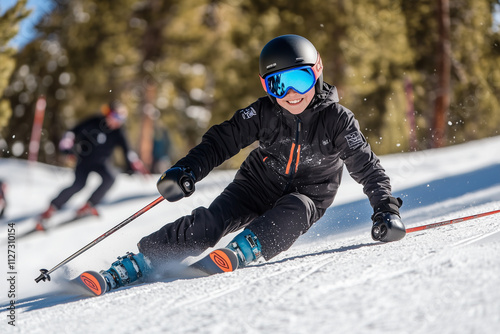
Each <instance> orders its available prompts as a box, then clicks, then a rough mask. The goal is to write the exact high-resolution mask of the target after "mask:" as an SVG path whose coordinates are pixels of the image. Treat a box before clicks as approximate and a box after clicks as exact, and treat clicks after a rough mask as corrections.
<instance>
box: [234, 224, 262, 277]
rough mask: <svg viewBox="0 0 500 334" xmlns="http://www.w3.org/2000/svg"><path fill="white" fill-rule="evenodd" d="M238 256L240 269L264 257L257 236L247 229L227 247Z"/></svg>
mask: <svg viewBox="0 0 500 334" xmlns="http://www.w3.org/2000/svg"><path fill="white" fill-rule="evenodd" d="M226 248H229V249H231V250H232V251H233V252H235V253H236V255H237V256H238V268H243V267H246V266H247V265H248V264H250V263H251V262H254V261H257V260H258V259H259V258H260V257H261V256H262V246H261V245H260V242H259V239H257V237H256V236H255V234H254V233H253V232H252V231H250V230H248V229H245V230H243V232H241V233H240V234H238V235H237V236H236V237H234V239H233V240H232V241H231V242H230V243H229V244H228V245H227V246H226Z"/></svg>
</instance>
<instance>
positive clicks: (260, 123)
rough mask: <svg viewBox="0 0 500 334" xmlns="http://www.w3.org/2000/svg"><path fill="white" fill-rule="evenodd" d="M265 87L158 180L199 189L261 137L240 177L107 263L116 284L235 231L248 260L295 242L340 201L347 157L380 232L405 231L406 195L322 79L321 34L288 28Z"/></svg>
mask: <svg viewBox="0 0 500 334" xmlns="http://www.w3.org/2000/svg"><path fill="white" fill-rule="evenodd" d="M260 79H261V82H262V86H263V88H264V90H265V91H266V92H267V95H268V96H265V97H261V98H259V99H258V100H257V101H255V102H254V103H252V104H251V105H249V106H248V107H246V108H243V109H240V110H238V111H237V112H236V113H235V114H234V116H233V117H232V118H231V119H230V120H228V121H225V122H223V123H222V124H219V125H216V126H213V127H212V128H211V129H209V130H208V131H207V133H206V134H205V135H204V136H203V138H202V141H201V143H200V144H199V145H197V146H196V147H194V148H193V149H192V150H191V151H190V152H189V153H188V154H187V156H185V157H184V158H182V159H181V160H179V161H178V162H177V163H176V164H175V165H174V166H173V167H172V168H170V169H168V170H167V171H166V172H165V173H163V175H162V176H161V178H160V180H159V181H158V184H157V186H158V190H159V192H160V193H161V195H162V196H163V197H165V199H167V200H168V201H177V200H179V199H181V198H183V197H187V196H190V195H191V194H192V193H193V192H194V190H195V183H196V182H198V181H200V180H201V179H203V178H204V177H205V176H206V175H207V174H208V173H209V172H210V171H211V170H212V169H213V168H214V167H216V166H218V165H220V164H221V163H222V162H224V161H225V160H226V159H229V158H230V157H232V156H234V155H235V154H236V153H238V152H239V151H240V150H241V149H242V148H244V147H246V146H248V145H250V144H252V143H253V142H255V141H259V147H258V148H256V149H255V150H253V151H252V152H251V153H250V154H249V156H248V157H247V159H246V160H245V161H244V162H243V164H242V165H241V167H240V169H239V170H238V172H237V174H236V176H235V179H234V180H233V181H232V182H231V183H230V184H229V185H228V186H227V188H226V189H225V190H224V191H223V192H222V193H221V194H220V195H219V196H218V197H217V198H216V199H215V200H214V201H213V202H212V204H211V205H210V206H209V207H208V208H204V207H199V208H197V209H195V210H194V211H193V212H192V214H190V215H188V216H185V217H181V218H179V219H177V220H176V221H174V222H172V223H169V224H167V225H165V226H163V227H162V228H161V229H160V230H158V231H157V232H154V233H152V234H150V235H148V236H145V237H143V238H142V239H141V240H140V241H139V243H138V249H139V252H140V253H138V254H135V255H134V254H132V253H129V254H127V255H126V256H124V257H122V258H119V260H118V261H116V262H114V263H113V264H112V265H111V268H110V269H108V270H107V271H101V274H102V275H103V276H104V278H105V280H106V282H107V285H108V289H112V288H117V287H120V286H122V285H124V284H127V283H130V282H132V281H135V280H136V279H138V278H139V277H141V276H142V275H144V274H145V273H148V272H149V271H150V270H151V269H155V270H156V269H160V268H162V267H163V266H164V265H165V264H166V263H171V262H172V261H174V262H175V261H181V260H182V259H183V258H185V257H187V256H194V255H199V254H201V253H202V252H203V251H205V250H206V249H208V248H209V247H214V246H215V245H216V244H217V242H218V241H219V240H220V239H221V238H222V237H223V236H225V235H227V234H228V233H231V232H236V231H239V230H242V232H241V233H239V234H238V235H237V236H236V237H235V238H234V239H233V241H231V242H230V243H229V245H228V246H227V248H229V249H232V250H233V251H234V252H235V253H236V254H237V256H238V261H239V267H244V266H246V265H248V264H250V263H252V262H254V261H255V260H257V259H259V258H260V257H263V258H264V259H265V260H269V259H271V258H273V257H274V256H276V255H277V254H279V253H280V252H283V251H285V250H287V249H288V248H289V247H290V246H291V245H292V244H293V243H294V242H295V241H296V240H297V238H298V237H299V236H300V235H302V234H304V233H305V232H306V231H307V230H308V229H309V228H310V227H311V225H312V224H314V223H315V222H316V221H317V220H318V219H320V218H321V217H322V216H323V214H324V213H325V211H326V209H327V208H328V207H329V206H330V205H331V204H332V202H333V199H334V197H335V194H336V192H337V189H338V187H339V184H340V180H341V176H342V168H343V166H344V164H345V165H346V166H347V169H348V170H349V173H350V174H351V176H352V177H353V178H354V179H355V180H356V181H357V182H359V183H360V184H362V185H363V190H364V193H365V194H366V195H367V196H368V199H369V201H370V204H371V205H372V207H373V209H374V214H373V216H372V220H373V227H372V237H373V239H374V240H379V241H382V242H389V241H396V240H400V239H402V238H403V237H404V236H405V234H406V230H405V226H404V225H403V223H402V221H401V218H400V215H399V208H400V206H401V204H402V201H401V200H400V199H396V198H394V197H392V196H391V186H390V181H389V177H388V176H387V175H386V173H385V171H384V169H383V168H382V166H381V165H380V163H379V159H378V158H377V157H376V155H375V154H374V153H373V152H372V151H371V149H370V146H369V145H368V143H367V142H366V140H365V137H364V136H363V135H362V133H361V131H360V129H359V125H358V122H357V121H356V120H355V118H354V115H353V113H352V112H351V111H349V110H348V109H346V108H345V107H343V106H342V105H340V104H339V98H338V95H337V90H336V88H335V87H334V86H331V85H329V84H327V83H324V82H323V64H322V62H321V58H320V55H319V53H318V52H317V50H316V49H315V47H314V46H313V44H312V43H311V42H310V41H308V40H307V39H306V38H304V37H301V36H297V35H284V36H279V37H276V38H274V39H273V40H271V41H270V42H269V43H267V44H266V45H265V46H264V48H263V50H262V52H261V54H260Z"/></svg>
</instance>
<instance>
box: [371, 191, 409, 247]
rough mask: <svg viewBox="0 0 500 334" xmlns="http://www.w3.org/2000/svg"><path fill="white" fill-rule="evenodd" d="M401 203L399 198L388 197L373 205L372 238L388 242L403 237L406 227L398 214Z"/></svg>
mask: <svg viewBox="0 0 500 334" xmlns="http://www.w3.org/2000/svg"><path fill="white" fill-rule="evenodd" d="M402 204H403V200H402V199H401V198H399V197H398V198H394V197H388V198H386V199H385V200H383V201H381V202H380V203H379V204H378V205H377V206H375V208H374V211H375V212H374V214H373V216H372V220H373V226H372V238H373V240H375V241H382V242H390V241H398V240H401V239H403V238H404V236H405V235H406V229H405V225H404V224H403V222H402V221H401V216H400V215H399V208H400V207H401V205H402Z"/></svg>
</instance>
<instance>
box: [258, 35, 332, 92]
mask: <svg viewBox="0 0 500 334" xmlns="http://www.w3.org/2000/svg"><path fill="white" fill-rule="evenodd" d="M304 65H311V66H317V67H318V68H317V69H318V73H320V75H319V77H318V78H317V80H316V85H315V89H316V94H317V93H320V92H321V91H322V89H323V63H322V62H321V57H320V55H319V52H318V51H317V50H316V48H315V47H314V45H313V44H312V43H311V42H310V41H309V40H308V39H307V38H304V37H302V36H298V35H283V36H278V37H276V38H273V39H272V40H270V41H269V42H268V43H267V44H266V45H265V46H264V48H263V49H262V51H261V53H260V58H259V74H260V77H261V78H265V77H266V76H267V75H269V74H272V73H274V72H278V71H282V70H286V69H288V68H293V67H298V66H304Z"/></svg>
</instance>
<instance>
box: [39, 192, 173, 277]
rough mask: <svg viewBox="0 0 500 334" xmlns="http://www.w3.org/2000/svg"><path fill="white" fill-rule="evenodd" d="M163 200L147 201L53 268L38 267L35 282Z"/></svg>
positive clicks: (161, 198) (160, 198)
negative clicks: (38, 271) (38, 270)
mask: <svg viewBox="0 0 500 334" xmlns="http://www.w3.org/2000/svg"><path fill="white" fill-rule="evenodd" d="M163 200H164V198H163V197H162V196H160V197H158V198H157V199H155V200H154V201H153V202H151V203H149V204H148V205H146V206H145V207H144V208H142V209H140V210H139V211H137V212H136V213H134V214H133V215H132V216H130V217H128V218H127V219H125V220H124V221H122V222H121V223H120V224H118V225H116V226H115V227H113V228H112V229H110V230H109V231H107V232H105V233H104V234H103V235H101V236H100V237H98V238H97V239H95V240H94V241H92V242H91V243H89V244H88V245H87V246H85V247H83V248H82V249H80V250H79V251H78V252H76V253H74V254H73V255H71V256H70V257H68V258H67V259H65V260H64V261H62V262H61V263H59V264H58V265H57V266H55V267H54V268H52V269H50V270H47V269H40V272H41V274H40V276H38V277H37V278H35V282H37V283H38V282H40V281H45V280H49V281H50V276H49V274H50V273H52V272H53V271H54V270H56V269H57V268H59V267H61V266H63V265H65V264H66V263H68V262H69V261H71V260H73V259H74V258H75V257H77V256H78V255H80V254H82V253H83V252H85V251H86V250H88V249H89V248H91V247H93V246H94V245H96V244H97V243H99V242H101V241H102V240H104V239H106V238H107V237H109V236H110V235H111V234H113V233H115V232H116V231H118V230H119V229H121V228H122V227H123V226H125V225H127V224H128V223H130V222H131V221H132V220H134V219H136V218H137V217H139V216H140V215H142V214H143V213H144V212H146V211H148V210H149V209H151V208H152V207H154V206H155V205H156V204H158V203H160V202H161V201H163Z"/></svg>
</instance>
